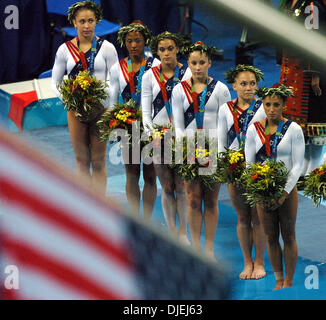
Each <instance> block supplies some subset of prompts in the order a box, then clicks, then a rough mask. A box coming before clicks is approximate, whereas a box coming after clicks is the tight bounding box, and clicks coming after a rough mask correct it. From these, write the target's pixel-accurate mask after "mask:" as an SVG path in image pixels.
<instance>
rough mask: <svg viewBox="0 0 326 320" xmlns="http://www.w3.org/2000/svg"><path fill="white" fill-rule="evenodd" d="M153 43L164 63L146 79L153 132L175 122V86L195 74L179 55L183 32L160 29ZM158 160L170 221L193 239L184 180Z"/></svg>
mask: <svg viewBox="0 0 326 320" xmlns="http://www.w3.org/2000/svg"><path fill="white" fill-rule="evenodd" d="M150 47H151V50H152V53H153V54H156V55H158V56H159V58H160V61H161V63H160V64H159V65H157V66H154V67H153V68H151V69H150V70H149V72H146V74H145V75H144V78H143V83H142V90H141V106H142V114H143V125H144V129H145V130H146V131H147V132H148V133H149V134H151V132H152V131H153V129H154V127H155V125H164V126H169V125H172V105H171V93H172V90H173V88H174V87H175V86H176V85H177V84H178V83H179V82H180V81H183V80H184V79H187V78H190V77H191V72H190V70H189V68H187V67H186V66H184V65H182V64H181V63H180V62H179V61H178V59H177V58H178V54H179V53H181V52H182V51H183V49H184V40H183V38H182V37H181V36H180V35H178V34H174V33H171V32H168V31H166V32H163V33H160V34H159V35H157V36H156V37H153V38H152V40H151V45H150ZM156 162H157V163H155V161H154V167H155V172H156V174H157V176H158V178H159V180H160V183H161V186H162V209H163V213H164V217H165V220H166V223H167V225H168V227H169V229H170V231H171V232H172V233H174V234H176V235H178V237H179V239H180V240H181V241H183V242H184V243H189V240H188V237H187V219H186V213H187V203H186V197H185V192H184V183H183V181H182V179H181V178H180V177H179V176H178V175H176V174H175V172H174V171H173V170H172V169H170V167H169V165H168V164H165V163H162V162H163V159H159V161H156ZM177 218H178V220H179V231H177V226H176V219H177Z"/></svg>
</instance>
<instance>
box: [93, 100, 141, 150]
mask: <svg viewBox="0 0 326 320" xmlns="http://www.w3.org/2000/svg"><path fill="white" fill-rule="evenodd" d="M141 120H142V113H141V109H140V107H139V106H138V105H137V104H136V102H135V101H134V100H132V99H130V100H129V101H128V102H126V103H123V104H116V105H115V106H114V107H113V108H112V109H111V110H106V111H105V112H104V113H103V115H102V117H101V119H100V120H98V121H97V125H98V128H99V132H100V139H101V141H106V140H110V142H111V143H112V142H113V141H114V139H117V136H118V132H117V131H116V132H115V133H116V136H114V130H116V129H122V130H124V131H125V132H124V133H125V135H126V136H127V138H128V141H129V143H130V142H131V134H132V125H133V123H134V125H135V126H136V129H137V128H138V129H139V130H140V131H141V130H142V126H141ZM111 133H113V135H111Z"/></svg>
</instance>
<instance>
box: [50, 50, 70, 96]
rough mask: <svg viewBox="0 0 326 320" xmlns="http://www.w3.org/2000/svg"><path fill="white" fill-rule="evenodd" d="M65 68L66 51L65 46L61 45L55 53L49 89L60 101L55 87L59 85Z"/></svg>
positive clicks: (59, 94)
mask: <svg viewBox="0 0 326 320" xmlns="http://www.w3.org/2000/svg"><path fill="white" fill-rule="evenodd" d="M66 68H67V50H66V44H62V45H61V46H60V47H59V48H58V51H57V53H56V56H55V61H54V65H53V68H52V77H51V87H52V90H53V91H54V93H55V94H56V96H57V97H58V98H59V99H60V100H62V96H61V93H60V91H59V90H58V88H57V85H58V84H60V83H61V81H62V79H63V76H64V75H65V72H66Z"/></svg>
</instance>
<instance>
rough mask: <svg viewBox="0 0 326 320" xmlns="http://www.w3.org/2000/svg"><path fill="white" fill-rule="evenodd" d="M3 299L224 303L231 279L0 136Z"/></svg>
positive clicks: (4, 135) (8, 137) (35, 154)
mask: <svg viewBox="0 0 326 320" xmlns="http://www.w3.org/2000/svg"><path fill="white" fill-rule="evenodd" d="M0 268H1V269H0V270H1V275H2V276H1V280H2V281H1V282H2V283H1V286H2V290H1V291H0V292H1V294H2V297H1V299H37V300H40V299H47V300H48V299H51V300H57V299H60V300H62V299H70V300H79V299H96V300H98V299H109V300H113V299H118V300H131V299H132V300H134V299H136V300H137V299H225V298H227V296H228V282H227V280H226V277H225V274H224V273H223V272H222V271H221V270H219V269H218V268H217V267H215V266H213V265H210V264H207V263H205V261H204V260H202V259H200V258H198V257H197V256H195V255H194V254H193V253H192V252H191V251H190V250H187V249H185V250H184V249H183V248H182V247H180V246H179V245H178V244H176V243H174V241H173V240H171V239H169V238H168V237H167V236H166V235H164V234H161V233H160V232H159V231H157V230H154V229H152V227H151V226H148V225H146V224H144V222H143V221H140V220H138V219H137V218H134V217H130V216H129V215H128V214H126V213H125V212H123V211H122V209H120V208H119V207H118V206H117V205H116V204H115V203H114V202H113V201H112V200H110V199H109V198H107V197H101V196H97V195H96V194H95V192H93V191H92V190H90V189H89V188H88V187H87V186H86V185H84V184H81V183H80V182H78V181H76V178H75V177H74V176H73V175H72V174H70V173H68V172H67V171H65V170H64V169H62V168H61V167H59V166H58V165H56V164H55V163H54V162H52V161H51V160H49V159H48V158H46V157H45V156H43V155H41V154H40V153H38V152H36V151H35V150H32V149H31V148H29V147H26V146H25V145H24V144H23V142H21V141H18V140H17V139H16V138H15V137H13V136H11V135H9V134H7V133H4V132H0Z"/></svg>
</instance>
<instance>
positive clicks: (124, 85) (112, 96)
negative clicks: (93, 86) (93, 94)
mask: <svg viewBox="0 0 326 320" xmlns="http://www.w3.org/2000/svg"><path fill="white" fill-rule="evenodd" d="M159 63H160V61H159V60H158V59H156V58H153V57H147V58H146V62H145V63H144V66H143V68H142V67H141V68H140V70H139V71H137V72H136V73H134V75H132V74H130V73H129V72H128V62H127V61H126V59H121V60H120V61H118V62H117V63H115V64H114V65H113V67H112V68H111V70H110V88H109V108H110V109H111V108H113V107H114V105H115V104H116V103H118V102H119V103H124V102H127V101H128V100H129V99H131V98H134V99H135V100H136V101H137V99H138V101H137V102H138V103H139V104H140V93H139V92H138V93H137V89H138V91H139V89H140V88H141V85H142V78H143V75H145V73H146V71H147V70H149V69H150V68H152V67H153V66H156V65H158V64H159ZM131 77H132V80H133V81H132V84H131V83H130V79H131ZM139 81H140V82H139ZM132 91H135V95H136V98H135V97H133V96H132Z"/></svg>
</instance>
